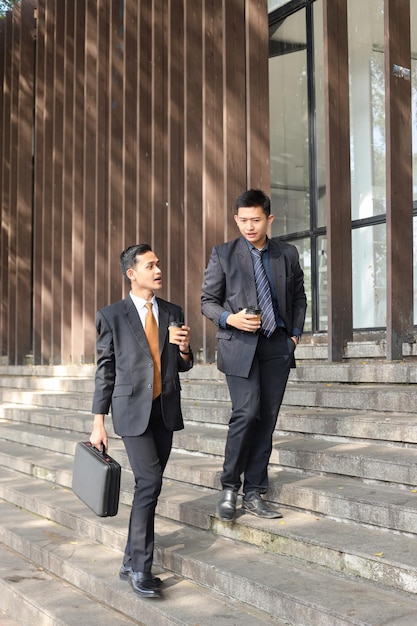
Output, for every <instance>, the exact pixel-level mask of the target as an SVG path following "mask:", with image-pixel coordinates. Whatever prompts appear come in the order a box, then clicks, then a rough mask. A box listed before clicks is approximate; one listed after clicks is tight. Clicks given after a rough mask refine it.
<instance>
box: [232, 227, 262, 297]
mask: <svg viewBox="0 0 417 626" xmlns="http://www.w3.org/2000/svg"><path fill="white" fill-rule="evenodd" d="M237 259H238V263H239V268H240V273H241V276H242V288H243V291H244V294H245V301H246V304H247V306H256V304H257V295H256V286H255V281H254V279H253V262H252V257H251V253H250V250H249V246H248V244H247V243H246V239H244V238H243V237H241V238H240V239H239V243H238V246H237Z"/></svg>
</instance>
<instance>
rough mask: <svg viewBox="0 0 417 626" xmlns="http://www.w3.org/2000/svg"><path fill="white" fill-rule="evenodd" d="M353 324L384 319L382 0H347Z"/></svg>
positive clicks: (369, 324)
mask: <svg viewBox="0 0 417 626" xmlns="http://www.w3.org/2000/svg"><path fill="white" fill-rule="evenodd" d="M348 36H349V71H350V149H351V154H350V157H351V177H352V180H351V193H352V220H354V221H356V220H364V219H368V222H367V223H365V224H364V225H363V226H361V225H360V224H356V226H359V227H358V228H355V229H354V230H353V231H352V281H353V285H352V297H353V327H354V328H356V329H365V328H380V327H385V325H386V225H385V223H382V224H381V223H378V224H374V225H370V224H369V219H372V218H375V217H376V216H378V215H385V213H386V175H385V165H386V164H385V161H386V158H385V77H384V1H383V0H369V2H366V3H364V2H362V0H349V2H348Z"/></svg>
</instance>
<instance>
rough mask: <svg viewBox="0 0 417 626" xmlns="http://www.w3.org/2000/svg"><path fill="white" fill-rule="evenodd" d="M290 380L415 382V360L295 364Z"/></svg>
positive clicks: (416, 373) (416, 378)
mask: <svg viewBox="0 0 417 626" xmlns="http://www.w3.org/2000/svg"><path fill="white" fill-rule="evenodd" d="M290 380H291V381H300V382H324V383H332V382H334V383H351V384H358V383H370V384H372V383H375V384H403V385H404V384H415V383H417V362H416V361H410V362H407V363H404V362H390V361H364V360H361V361H355V362H352V361H350V362H346V363H320V362H317V361H311V362H309V363H308V362H307V363H306V362H301V363H297V367H296V368H295V369H292V370H291V372H290Z"/></svg>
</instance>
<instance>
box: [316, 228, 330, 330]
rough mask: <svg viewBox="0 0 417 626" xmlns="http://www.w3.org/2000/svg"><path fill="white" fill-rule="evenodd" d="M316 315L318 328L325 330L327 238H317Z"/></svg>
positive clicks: (323, 236)
mask: <svg viewBox="0 0 417 626" xmlns="http://www.w3.org/2000/svg"><path fill="white" fill-rule="evenodd" d="M316 266H317V316H318V327H319V330H327V326H328V324H327V238H326V237H325V235H322V236H321V237H318V238H317V261H316Z"/></svg>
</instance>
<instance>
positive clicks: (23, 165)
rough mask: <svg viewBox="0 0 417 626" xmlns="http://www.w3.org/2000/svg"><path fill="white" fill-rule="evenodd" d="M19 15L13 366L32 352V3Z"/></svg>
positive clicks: (26, 1)
mask: <svg viewBox="0 0 417 626" xmlns="http://www.w3.org/2000/svg"><path fill="white" fill-rule="evenodd" d="M20 8H21V12H20V60H19V61H20V62H19V67H18V116H17V126H18V128H17V194H16V195H17V197H16V201H17V204H16V219H17V241H16V298H17V301H16V325H17V330H16V340H17V341H16V363H22V361H23V360H24V359H25V357H26V355H28V354H29V353H30V352H31V349H32V327H31V323H30V321H31V319H32V293H31V290H32V269H31V257H32V167H31V165H32V145H33V141H32V125H33V121H32V120H33V116H32V115H29V114H28V113H29V112H31V111H32V107H33V87H34V71H33V40H34V13H33V11H34V2H33V1H32V0H23V1H22V3H21V7H20Z"/></svg>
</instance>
